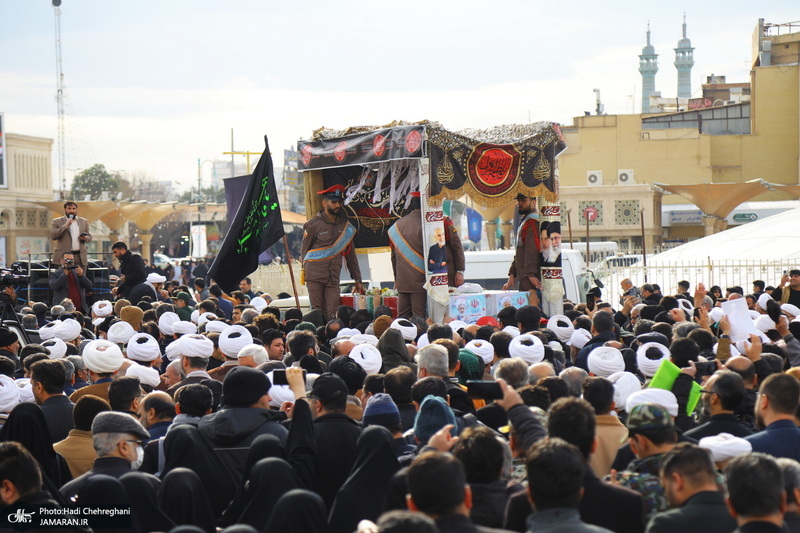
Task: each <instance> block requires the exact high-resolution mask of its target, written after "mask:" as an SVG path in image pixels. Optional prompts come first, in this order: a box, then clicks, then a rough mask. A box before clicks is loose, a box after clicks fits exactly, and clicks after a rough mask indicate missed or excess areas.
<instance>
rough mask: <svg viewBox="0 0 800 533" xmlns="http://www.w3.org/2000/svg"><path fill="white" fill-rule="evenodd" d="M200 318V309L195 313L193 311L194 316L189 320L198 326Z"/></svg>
mask: <svg viewBox="0 0 800 533" xmlns="http://www.w3.org/2000/svg"><path fill="white" fill-rule="evenodd" d="M199 318H200V310H199V309H195V310H194V311H192V314H191V315H190V316H189V320H190V321H191V322H192V323H193V324H197V320H198V319H199Z"/></svg>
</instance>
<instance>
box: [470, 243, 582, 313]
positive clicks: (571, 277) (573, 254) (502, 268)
mask: <svg viewBox="0 0 800 533" xmlns="http://www.w3.org/2000/svg"><path fill="white" fill-rule="evenodd" d="M514 253H515V251H514V250H491V251H481V252H465V256H466V261H467V268H466V270H465V271H464V279H466V280H467V281H469V282H472V283H478V284H479V285H481V286H482V287H483V288H484V289H486V290H500V289H502V288H503V285H505V284H506V282H507V281H508V269H509V267H510V266H511V261H512V260H513V259H514ZM561 269H562V272H561V275H562V278H563V279H564V291H565V294H564V297H565V298H566V299H567V300H569V301H571V302H575V303H578V302H583V301H585V299H586V292H587V291H588V290H589V288H590V283H589V274H588V272H587V271H586V264H585V263H584V261H583V255H581V253H580V252H579V251H578V250H569V249H563V248H562V250H561Z"/></svg>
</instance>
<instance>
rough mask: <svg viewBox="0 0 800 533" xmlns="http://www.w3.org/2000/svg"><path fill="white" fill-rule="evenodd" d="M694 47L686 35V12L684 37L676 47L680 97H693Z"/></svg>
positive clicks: (684, 16)
mask: <svg viewBox="0 0 800 533" xmlns="http://www.w3.org/2000/svg"><path fill="white" fill-rule="evenodd" d="M693 52H694V48H692V41H690V40H689V38H688V37H686V14H685V13H684V15H683V38H682V39H681V40H680V41H678V47H677V48H676V49H675V68H677V69H678V98H691V97H692V67H693V66H694V57H693Z"/></svg>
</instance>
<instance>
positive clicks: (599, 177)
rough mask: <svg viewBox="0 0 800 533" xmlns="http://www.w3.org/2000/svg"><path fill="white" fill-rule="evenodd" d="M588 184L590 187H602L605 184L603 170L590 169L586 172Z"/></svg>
mask: <svg viewBox="0 0 800 533" xmlns="http://www.w3.org/2000/svg"><path fill="white" fill-rule="evenodd" d="M586 185H587V186H588V187H600V186H601V185H603V171H602V170H589V171H588V172H586Z"/></svg>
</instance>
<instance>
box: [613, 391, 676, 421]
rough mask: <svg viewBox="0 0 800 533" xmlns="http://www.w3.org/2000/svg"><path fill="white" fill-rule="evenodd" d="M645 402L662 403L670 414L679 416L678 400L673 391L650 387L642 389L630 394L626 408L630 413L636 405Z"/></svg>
mask: <svg viewBox="0 0 800 533" xmlns="http://www.w3.org/2000/svg"><path fill="white" fill-rule="evenodd" d="M643 403H654V404H656V405H660V406H661V407H663V408H664V409H666V410H667V412H668V413H669V414H670V416H673V417H675V416H678V400H677V399H676V398H675V395H674V394H672V392H671V391H668V390H664V389H655V388H652V387H650V388H647V389H642V390H640V391H639V392H634V393H633V394H631V395H630V396H628V401H627V402H626V403H625V410H626V411H627V412H629V413H630V412H631V410H632V409H633V408H634V407H636V406H637V405H642V404H643Z"/></svg>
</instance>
